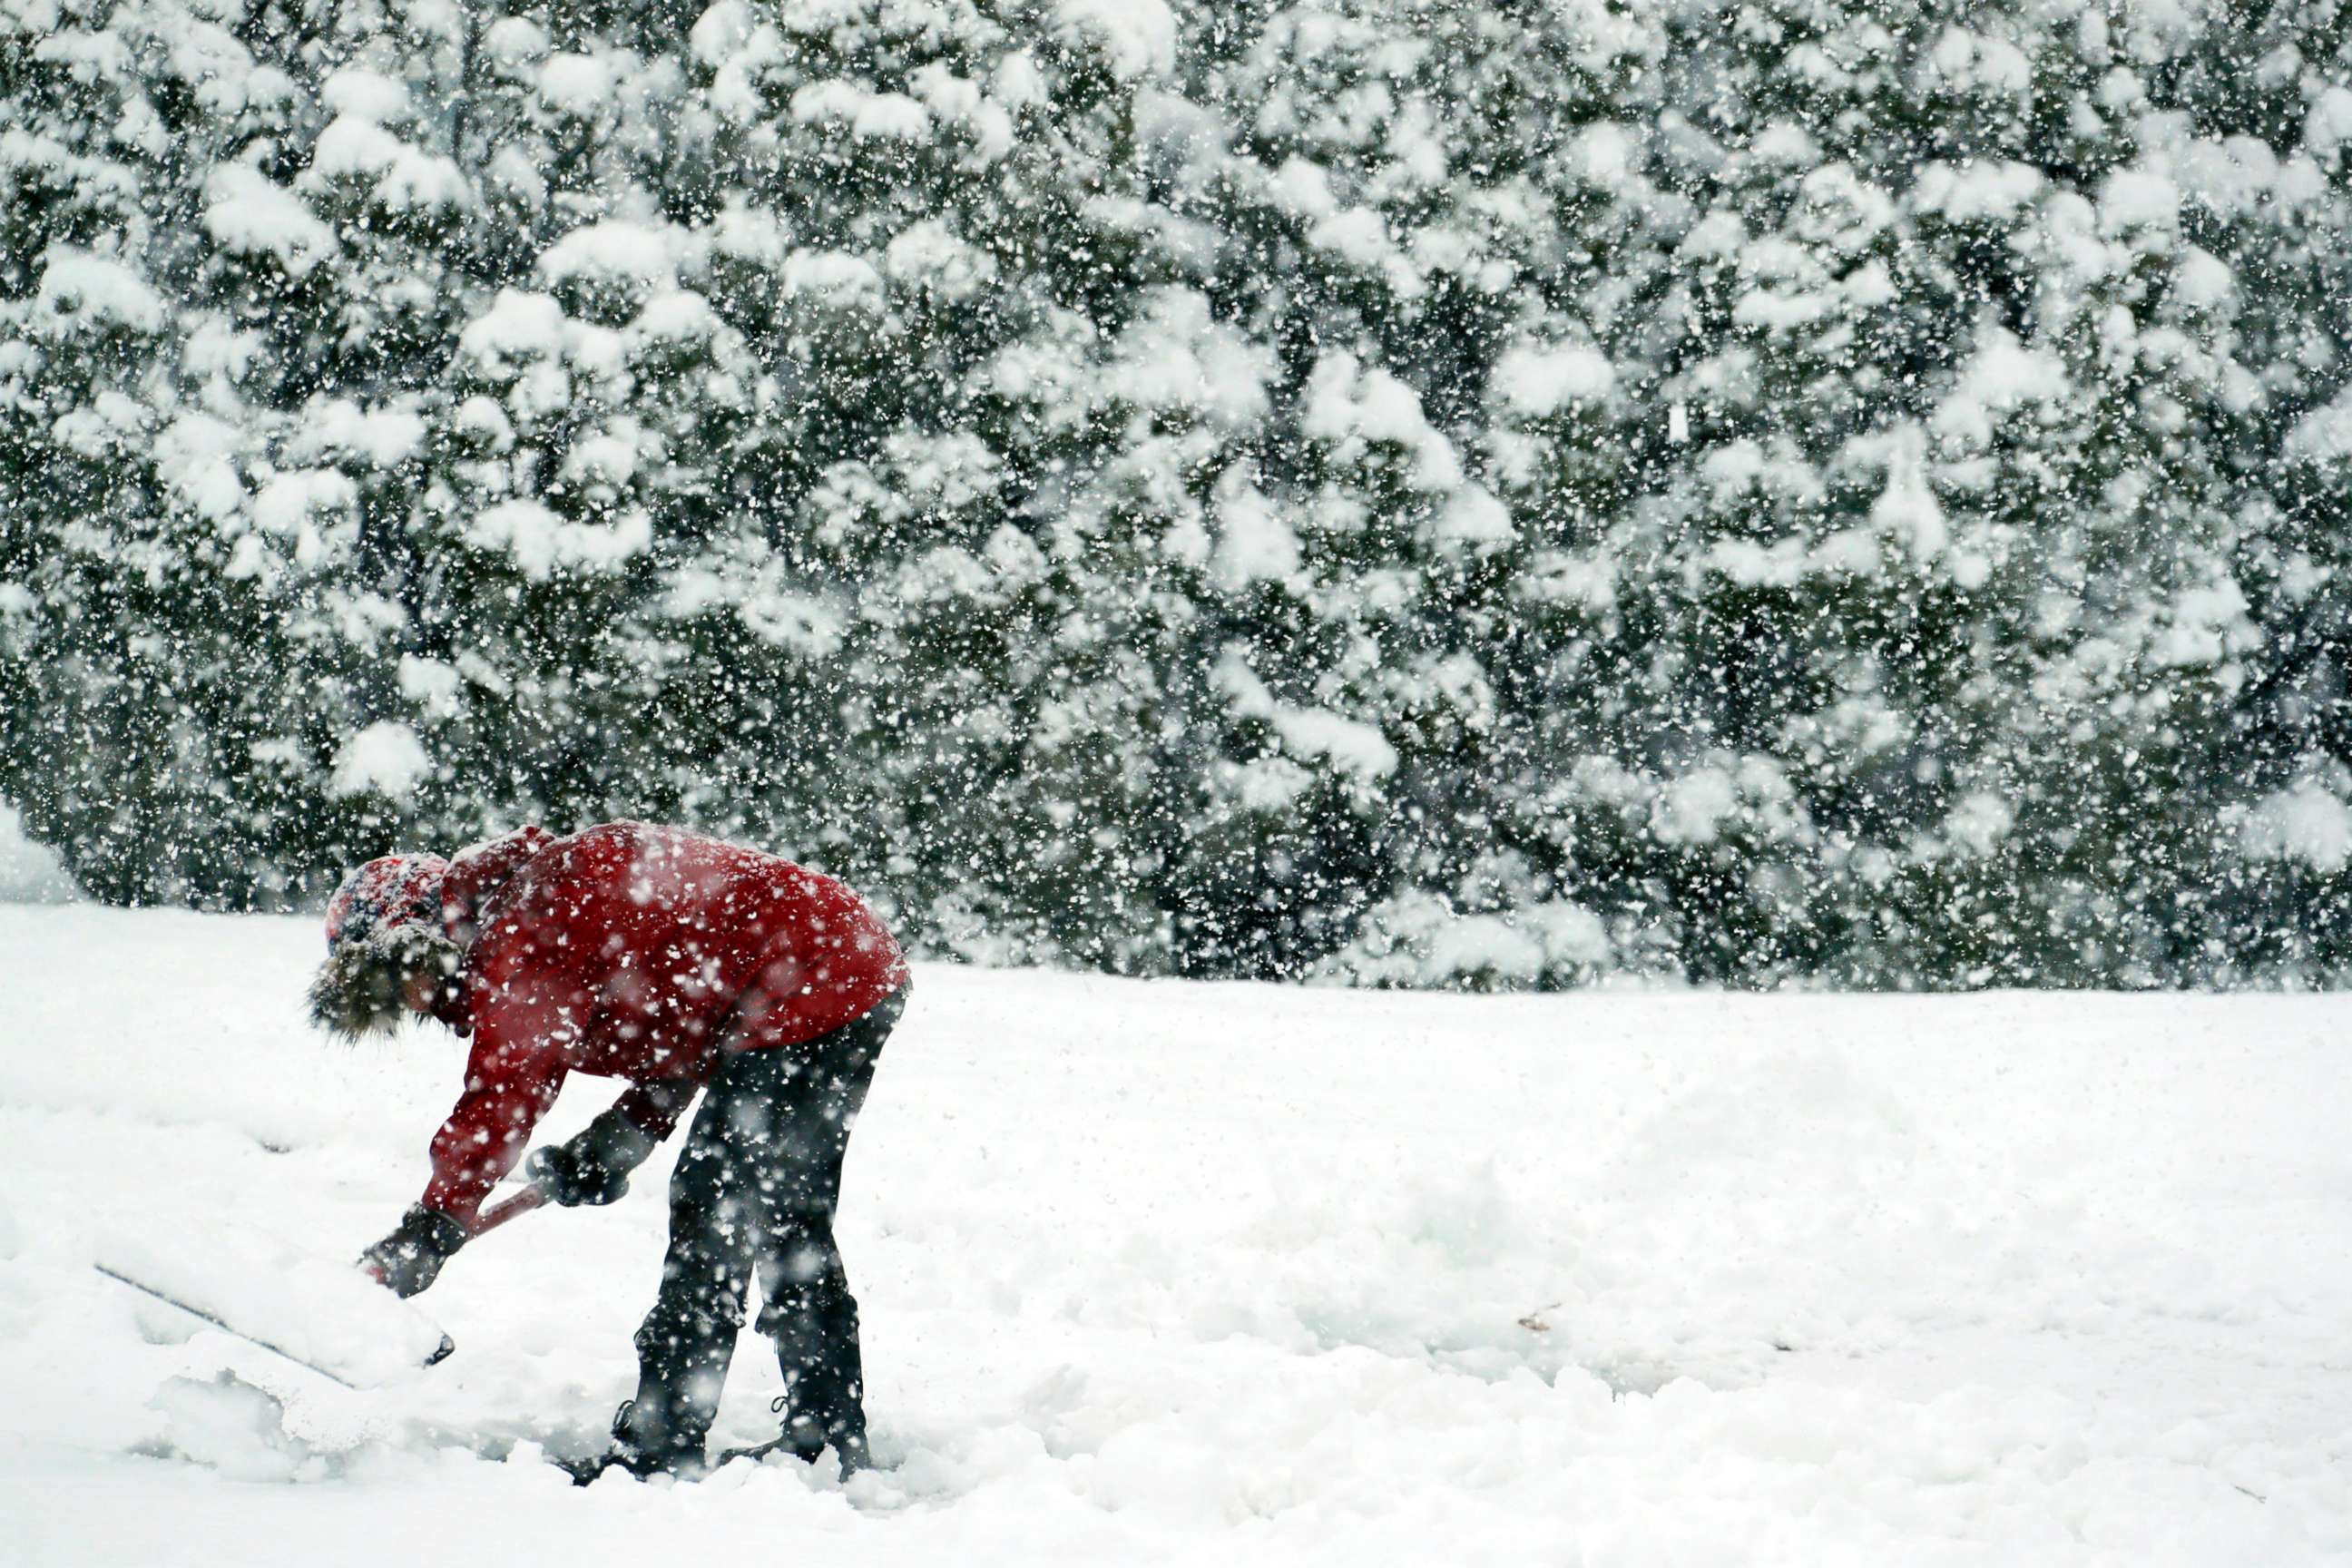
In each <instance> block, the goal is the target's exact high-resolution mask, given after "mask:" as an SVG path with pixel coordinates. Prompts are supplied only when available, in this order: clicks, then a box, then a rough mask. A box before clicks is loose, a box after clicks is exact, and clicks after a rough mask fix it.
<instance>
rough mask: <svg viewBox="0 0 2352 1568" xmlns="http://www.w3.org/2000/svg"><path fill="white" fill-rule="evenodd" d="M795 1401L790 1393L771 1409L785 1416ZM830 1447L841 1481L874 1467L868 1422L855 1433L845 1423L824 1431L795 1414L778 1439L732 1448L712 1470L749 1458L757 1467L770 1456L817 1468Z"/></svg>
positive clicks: (861, 1422) (785, 1424)
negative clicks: (816, 1465) (867, 1437)
mask: <svg viewBox="0 0 2352 1568" xmlns="http://www.w3.org/2000/svg"><path fill="white" fill-rule="evenodd" d="M792 1402H793V1396H792V1395H791V1394H778V1395H777V1396H776V1398H775V1400H774V1402H773V1403H772V1404H771V1405H769V1406H768V1408H769V1409H770V1410H771V1411H772V1412H774V1413H775V1414H776V1415H783V1414H784V1411H785V1410H786V1409H787V1408H788V1407H789V1406H790V1405H792ZM827 1448H831V1449H832V1450H833V1455H834V1461H835V1463H836V1464H837V1465H839V1466H840V1467H841V1479H843V1480H847V1479H849V1478H850V1477H852V1476H854V1475H856V1473H857V1472H858V1471H860V1470H864V1469H870V1468H872V1467H873V1464H874V1458H873V1456H872V1455H871V1454H870V1453H868V1452H867V1451H866V1430H865V1423H864V1422H863V1421H862V1420H861V1421H859V1422H858V1423H857V1424H856V1430H855V1431H853V1430H851V1429H850V1426H849V1424H848V1423H842V1424H840V1425H839V1426H837V1427H836V1428H835V1429H834V1430H832V1431H825V1430H823V1429H821V1428H820V1427H819V1426H817V1424H816V1423H815V1422H814V1421H812V1420H811V1419H810V1418H809V1417H807V1416H805V1415H792V1416H786V1417H785V1420H784V1429H783V1431H782V1433H781V1434H780V1435H779V1436H775V1437H772V1438H771V1439H769V1440H768V1441H767V1442H765V1443H755V1444H753V1445H752V1446H751V1447H748V1448H730V1449H728V1450H727V1451H726V1452H725V1453H723V1454H721V1455H719V1458H718V1459H717V1460H716V1461H715V1463H714V1465H713V1467H712V1468H717V1467H718V1466H719V1465H725V1464H729V1463H731V1462H732V1461H734V1460H737V1459H749V1460H751V1462H752V1463H753V1464H757V1463H759V1462H760V1461H761V1459H764V1458H767V1457H768V1456H769V1455H771V1454H789V1455H791V1456H792V1457H793V1458H795V1459H798V1460H799V1461H800V1462H801V1463H802V1464H803V1465H814V1464H815V1463H816V1462H817V1461H818V1460H819V1459H822V1458H824V1451H825V1450H826V1449H827Z"/></svg>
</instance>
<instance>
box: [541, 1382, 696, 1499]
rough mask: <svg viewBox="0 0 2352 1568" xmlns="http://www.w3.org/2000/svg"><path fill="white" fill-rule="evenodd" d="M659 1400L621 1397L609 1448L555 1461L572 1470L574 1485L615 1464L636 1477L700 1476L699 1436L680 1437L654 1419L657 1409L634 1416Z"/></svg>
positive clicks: (601, 1473)
mask: <svg viewBox="0 0 2352 1568" xmlns="http://www.w3.org/2000/svg"><path fill="white" fill-rule="evenodd" d="M659 1403H660V1401H659V1400H658V1399H656V1400H652V1401H646V1400H641V1399H625V1400H623V1401H622V1402H621V1408H620V1409H618V1410H616V1411H614V1413H613V1446H612V1447H610V1448H607V1449H605V1450H604V1452H603V1453H601V1454H598V1455H595V1456H593V1458H585V1459H561V1460H558V1461H557V1463H559V1464H561V1465H562V1467H563V1468H565V1469H567V1470H569V1471H571V1472H572V1481H573V1482H574V1483H575V1484H576V1485H579V1486H583V1487H584V1486H586V1485H587V1484H588V1483H589V1482H591V1481H593V1480H594V1479H596V1478H597V1477H599V1476H601V1475H603V1474H604V1472H605V1471H606V1470H609V1469H613V1468H616V1467H617V1468H620V1469H624V1470H626V1471H628V1472H629V1474H631V1475H633V1476H635V1477H636V1478H637V1479H639V1480H644V1479H646V1478H647V1477H649V1476H657V1475H668V1476H676V1477H677V1478H678V1479H680V1480H689V1481H691V1480H699V1479H701V1478H702V1476H703V1474H704V1472H705V1471H706V1469H707V1468H708V1467H707V1466H705V1464H704V1463H703V1458H702V1443H701V1440H700V1438H698V1437H697V1438H694V1439H692V1440H685V1441H682V1440H680V1439H679V1438H678V1437H677V1436H675V1435H673V1434H672V1432H671V1431H670V1430H669V1426H668V1423H667V1421H665V1420H661V1419H657V1418H656V1416H657V1415H658V1413H657V1412H655V1411H651V1410H648V1414H647V1415H646V1417H644V1418H640V1417H639V1416H638V1414H637V1412H638V1411H639V1409H640V1408H642V1407H646V1406H649V1405H658V1404H659Z"/></svg>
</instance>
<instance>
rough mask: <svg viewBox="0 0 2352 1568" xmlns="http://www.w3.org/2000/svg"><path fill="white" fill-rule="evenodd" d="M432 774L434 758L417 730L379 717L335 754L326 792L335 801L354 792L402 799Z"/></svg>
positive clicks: (344, 743) (394, 720) (389, 798)
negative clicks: (333, 767)
mask: <svg viewBox="0 0 2352 1568" xmlns="http://www.w3.org/2000/svg"><path fill="white" fill-rule="evenodd" d="M432 773H433V759H432V757H431V756H429V755H428V754H427V753H426V752H425V743H424V742H421V741H419V740H418V739H417V738H416V731H414V730H412V729H410V728H409V727H408V726H407V725H405V724H403V723H401V722H400V721H398V720H396V719H380V720H378V721H376V722H374V723H373V724H370V725H369V726H368V727H367V728H366V729H364V730H362V731H360V732H359V733H358V734H356V735H353V736H352V738H351V739H350V740H348V741H346V742H343V746H342V750H341V751H339V752H336V753H335V775H334V778H333V780H332V782H331V783H330V784H328V786H327V793H328V794H330V795H332V796H334V797H335V798H336V799H338V800H343V799H348V798H349V797H351V796H352V795H383V796H384V797H385V798H386V799H388V800H405V799H407V798H408V796H409V795H411V794H412V793H414V792H415V788H416V786H417V785H418V784H421V783H423V782H424V781H425V779H426V778H428V777H430V776H431V774H432Z"/></svg>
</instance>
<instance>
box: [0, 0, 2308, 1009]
mask: <svg viewBox="0 0 2352 1568" xmlns="http://www.w3.org/2000/svg"><path fill="white" fill-rule="evenodd" d="M2347 47H2352V30H2348V29H2347V24H2346V23H2345V21H2344V16H2343V8H2342V7H2338V6H2329V5H2273V6H2265V7H2254V8H2244V7H2233V6H2229V5H2221V4H2219V3H2213V4H2200V5H2188V6H2184V7H2167V8H2163V9H2162V10H2161V11H2158V10H2156V9H2154V8H2148V9H2147V10H2145V11H2143V9H2142V8H2135V7H2113V6H2106V7H2094V6H2074V5H2043V4H2033V5H2027V4H2023V3H2017V4H1999V5H1956V4H1937V3H1929V0H1919V3H1916V4H1894V5H1890V4H1880V5H1870V6H1868V7H1864V6H1859V5H1825V4H1814V3H1811V0H1805V3H1793V0H1790V3H1782V0H1758V3H1756V4H1751V5H1740V6H1734V7H1730V8H1723V7H1706V6H1700V7H1692V6H1684V5H1649V4H1637V5H1591V6H1572V5H1571V6H1559V5H1546V6H1533V5H1485V6H1446V5H1420V4H1412V3H1409V0H1379V3H1372V0H1358V3H1350V0H1311V3H1303V4H1297V5H1273V4H1264V3H1253V4H1249V5H1231V6H1224V5H1221V6H1207V5H1192V4H1186V5H1180V6H1179V7H1178V8H1177V9H1176V10H1175V11H1174V12H1173V13H1172V14H1165V13H1162V12H1160V10H1159V9H1158V7H1157V6H1156V5H1151V4H1150V3H1149V0H1144V3H1141V4H1136V5H1098V4H1088V3H1086V0H1054V3H1023V4H986V3H980V0H918V3H914V4H898V3H893V4H889V5H879V4H862V5H861V4H839V5H832V4H828V5H817V4H803V3H793V4H784V5H753V4H749V3H746V0H721V3H720V4H718V5H701V4H691V5H623V4H604V5H514V6H504V5H462V6H456V5H453V6H437V7H432V6H412V7H406V8H393V9H383V8H379V7H376V6H373V5H359V6H344V7H332V6H317V5H287V4H267V5H233V4H227V3H226V0H149V3H146V4H139V5H128V4H123V5H118V4H112V3H109V0H54V3H52V0H16V3H13V4H8V3H0V126H5V135H0V797H5V799H7V800H8V801H10V802H12V803H15V804H16V805H19V806H20V807H21V808H22V810H23V812H24V814H25V817H26V823H27V824H28V826H29V827H30V829H31V830H32V831H33V832H34V833H35V834H36V835H37V837H41V838H43V839H44V840H46V841H47V842H50V843H53V844H55V845H57V846H58V847H59V848H60V849H61V850H62V851H63V853H64V854H65V856H66V858H67V859H68V863H69V864H70V866H71V867H72V868H73V869H74V870H75V872H76V874H77V875H78V876H79V877H80V879H82V881H83V883H84V884H85V885H86V886H87V887H88V888H89V889H90V890H91V891H93V892H94V893H96V894H98V895H99V896H100V897H104V898H108V899H111V900H184V901H192V902H196V903H202V904H207V905H219V906H227V907H260V908H282V907H297V906H301V905H305V904H308V903H312V902H315V901H316V900H317V899H318V897H319V896H320V893H321V891H322V889H324V888H325V887H326V886H328V885H329V884H331V881H332V880H333V879H335V878H336V877H337V876H338V875H339V874H340V871H341V868H343V867H344V866H346V865H348V864H350V863H352V862H353V861H355V860H357V859H359V858H363V857H365V856H368V855H371V854H373V853H375V852H377V851H380V850H382V849H383V848H385V847H390V846H393V845H413V846H421V845H433V846H436V847H443V848H450V847H455V846H456V845H457V844H458V843H461V842H463V841H466V840H467V839H470V838H473V837H478V836H480V835H483V834H485V833H488V832H490V831H493V830H496V829H499V828H503V827H505V826H510V825H512V824H514V823H516V822H518V821H521V820H526V819H528V820H540V821H544V822H547V823H548V824H550V825H551V826H556V827H559V828H562V827H567V826H573V825H577V824H583V823H585V822H589V821H593V820H596V819H599V818H604V817H607V816H624V815H626V816H647V817H659V818H664V819H678V820H684V821H688V822H692V823H697V824H700V825H703V826H709V827H710V828H712V829H714V830H717V831H720V832H723V833H727V834H730V835H734V836H737V837H744V838H748V839H751V840H755V841H759V842H763V843H767V844H770V845H772V846H773V847H777V848H779V849H781V850H783V851H785V852H788V853H792V854H794V855H797V856H800V857H802V858H806V859H809V860H810V861H812V862H814V863H816V864H820V865H823V866H824V867H826V868H829V869H832V870H835V871H836V872H839V873H840V874H842V875H844V876H846V877H848V878H849V879H851V880H853V881H854V882H856V884H857V885H859V886H861V887H863V888H866V889H869V890H871V891H872V892H874V893H875V894H876V895H877V897H878V898H879V899H880V900H882V901H883V902H885V903H886V904H887V905H888V906H889V907H890V909H891V910H892V911H893V914H894V918H895V919H896V921H897V922H898V924H899V926H900V927H901V928H902V929H903V930H904V931H906V932H907V933H908V935H909V936H910V937H912V938H913V939H914V940H915V941H916V942H918V943H919V945H920V946H922V947H923V948H925V949H926V950H928V951H930V952H943V953H960V954H964V955H968V956H973V957H982V958H993V959H1031V960H1042V961H1050V962H1059V963H1073V964H1079V965H1086V966H1091V967H1097V968H1103V969H1108V970H1113V971H1118V972H1122V973H1185V974H1195V975H1282V976H1301V975H1309V974H1315V975H1323V976H1328V977H1332V978H1338V979H1344V980H1358V981H1366V982H1371V983H1390V984H1466V985H1485V984H1543V985H1558V984H1576V983H1580V982H1582V981H1586V980H1590V979H1593V978H1596V977H1599V976H1602V975H1606V974H1610V973H1683V974H1686V975H1689V976H1692V977H1695V978H1698V979H1702V980H1706V981H1715V982H1723V983H1728V984H1775V983H1780V982H1782V981H1789V980H1807V979H1811V980H1819V981H1823V982H1828V983H1834V984H1860V985H1894V986H1915V985H1917V986H1953V985H1977V984H2204V983H2232V982H2246V981H2252V980H2263V979H2287V978H2294V979H2310V980H2317V981H2326V980H2332V979H2333V978H2335V977H2336V975H2337V974H2338V973H2341V972H2342V970H2343V968H2344V965H2345V963H2346V962H2347V952H2348V950H2347V942H2352V908H2347V904H2346V900H2347V894H2346V893H2345V891H2344V889H2343V887H2342V886H2341V885H2340V884H2341V883H2342V880H2343V876H2342V873H2343V872H2344V871H2345V869H2346V868H2347V860H2352V804H2347V803H2348V802H2352V718H2347V712H2352V704H2347V674H2346V672H2347V660H2352V611H2347V598H2346V587H2345V584H2346V583H2347V581H2348V580H2352V578H2347V574H2352V556H2347V545H2346V543H2345V541H2346V540H2347V538H2352V531H2347V522H2348V521H2352V518H2347V496H2352V393H2347V384H2352V371H2348V370H2347V364H2352V361H2347V354H2348V353H2352V341H2347V340H2348V339H2352V326H2347V321H2352V316H2347V312H2346V310H2345V301H2346V300H2347V299H2352V90H2347V89H2345V88H2344V87H2342V86H2341V85H2339V84H2340V83H2342V82H2343V81H2344V80H2346V79H2347V74H2352V72H2347V67H2348V66H2352V59H2348V58H2347Z"/></svg>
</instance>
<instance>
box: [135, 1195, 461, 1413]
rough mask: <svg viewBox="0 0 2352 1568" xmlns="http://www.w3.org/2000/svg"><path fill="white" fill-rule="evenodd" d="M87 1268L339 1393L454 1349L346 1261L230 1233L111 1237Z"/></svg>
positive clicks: (217, 1229)
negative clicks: (259, 1350)
mask: <svg viewBox="0 0 2352 1568" xmlns="http://www.w3.org/2000/svg"><path fill="white" fill-rule="evenodd" d="M90 1262H91V1267H93V1268H96V1269H97V1270H98V1271H99V1272H100V1274H103V1275H105V1276H106V1277H107V1278H108V1279H114V1280H119V1281H120V1282H121V1283H122V1284H125V1285H128V1286H130V1287H131V1289H134V1290H138V1291H141V1292H142V1293H143V1294H145V1295H148V1296H152V1297H153V1298H155V1299H156V1300H159V1301H163V1302H166V1303H168V1304H170V1305H171V1306H173V1307H175V1308H177V1309H178V1310H181V1311H183V1312H185V1313H187V1314H189V1315H190V1316H191V1317H194V1318H195V1319H197V1320H199V1321H203V1322H205V1323H208V1324H210V1325H212V1326H213V1327H214V1328H216V1329H219V1330H221V1331H223V1332H225V1333H229V1334H234V1335H235V1336H236V1337H237V1338H238V1339H241V1340H245V1341H247V1342H249V1343H252V1344H257V1345H259V1346H261V1347H262V1348H263V1349H264V1350H267V1351H268V1352H271V1353H273V1354H275V1355H278V1356H282V1357H284V1358H285V1359H286V1360H288V1361H290V1362H293V1363H296V1364H297V1365H299V1366H303V1367H307V1368H309V1369H310V1371H312V1372H315V1373H318V1374H319V1375H320V1376H321V1377H324V1378H328V1379H330V1380H331V1381H332V1382H335V1383H339V1384H342V1385H343V1386H344V1387H346V1388H365V1387H369V1386H372V1385H375V1384H384V1383H390V1382H392V1381H394V1380H395V1379H397V1378H400V1377H403V1376H405V1375H406V1374H408V1373H411V1372H414V1371H415V1369H416V1368H418V1367H423V1366H431V1365H432V1364H434V1363H436V1362H438V1361H440V1360H442V1359H443V1358H444V1357H446V1356H447V1355H448V1354H449V1352H451V1351H453V1350H455V1349H456V1348H457V1346H456V1344H455V1343H454V1342H452V1341H451V1340H450V1338H449V1336H448V1335H446V1334H445V1333H443V1332H442V1331H441V1329H440V1326H439V1325H438V1324H436V1323H435V1322H434V1321H432V1320H431V1319H429V1318H427V1317H426V1316H425V1314H424V1313H423V1312H421V1311H419V1310H417V1309H416V1308H415V1307H412V1306H410V1305H409V1304H408V1303H407V1302H405V1301H403V1300H400V1299H399V1298H397V1297H395V1296H394V1295H393V1294H392V1293H391V1292H389V1291H387V1290H385V1289H383V1287H382V1286H381V1285H379V1284H377V1283H376V1282H375V1281H374V1280H373V1279H370V1278H369V1277H368V1276H367V1275H366V1274H364V1273H362V1272H361V1271H360V1270H358V1269H355V1268H352V1267H350V1266H349V1265H348V1264H342V1263H336V1262H331V1261H330V1260H328V1259H326V1258H319V1257H315V1256H312V1255H309V1254H305V1253H302V1252H300V1251H299V1250H297V1249H295V1248H293V1247H288V1246H286V1245H285V1244H284V1243H282V1242H278V1241H276V1240H274V1239H272V1238H270V1237H262V1236H258V1235H256V1234H253V1233H250V1232H242V1231H239V1230H236V1228H234V1227H224V1226H208V1227H206V1229H205V1231H204V1232H203V1234H202V1235H201V1237H194V1238H192V1237H185V1236H183V1237H176V1238H174V1239H173V1241H170V1242H164V1243H160V1244H159V1243H157V1242H154V1241H152V1240H148V1239H144V1238H142V1239H136V1240H134V1239H131V1238H128V1237H107V1238H105V1239H104V1240H102V1241H101V1242H100V1246H99V1247H97V1249H96V1251H95V1255H94V1256H93V1257H92V1258H91V1260H90Z"/></svg>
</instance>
